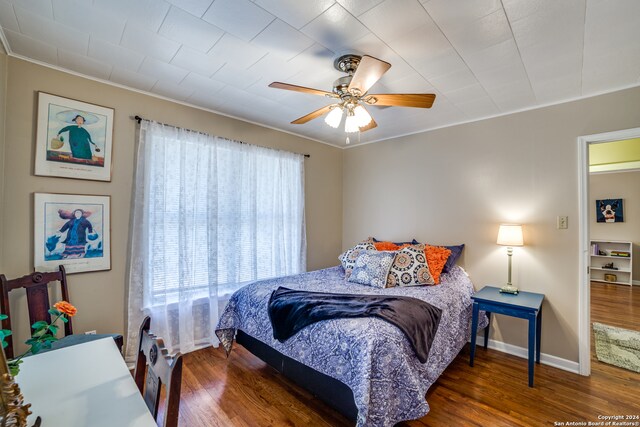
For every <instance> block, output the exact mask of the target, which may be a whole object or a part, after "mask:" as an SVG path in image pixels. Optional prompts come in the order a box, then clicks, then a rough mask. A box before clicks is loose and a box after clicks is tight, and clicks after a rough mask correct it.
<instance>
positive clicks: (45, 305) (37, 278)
mask: <svg viewBox="0 0 640 427" xmlns="http://www.w3.org/2000/svg"><path fill="white" fill-rule="evenodd" d="M55 281H58V282H60V287H61V289H62V299H63V300H65V301H68V302H71V301H69V290H68V288H67V275H66V272H65V270H64V266H62V265H61V266H60V267H59V268H58V271H53V272H48V273H39V272H35V273H32V274H27V275H26V276H22V277H20V278H18V279H12V280H7V278H6V277H5V276H4V274H0V288H1V290H2V297H1V298H0V312H1V313H2V314H6V315H7V316H9V317H8V318H7V319H5V320H3V321H2V328H3V329H11V313H10V307H9V292H11V291H13V290H15V289H20V288H24V289H25V290H26V292H27V306H28V311H29V324H30V325H33V324H34V323H35V322H38V321H40V320H44V321H46V322H50V321H51V315H50V314H49V309H50V308H51V306H50V302H49V283H51V282H55ZM64 335H65V336H64V338H62V339H60V340H58V341H56V342H54V343H53V345H52V347H51V349H50V350H55V349H58V348H63V347H69V346H71V345H76V344H82V343H84V342H89V341H94V340H98V339H102V338H105V337H111V338H113V339H114V340H115V342H116V345H117V346H118V348H119V349H120V352H122V342H123V339H122V335H119V334H97V335H85V334H80V335H73V322H72V320H71V319H69V321H68V322H67V323H65V324H64ZM5 341H6V342H7V344H8V346H7V348H5V353H6V355H7V357H8V358H9V359H12V358H13V357H14V349H13V335H9V336H8V337H6V338H5ZM44 351H48V349H43V350H42V351H41V352H44Z"/></svg>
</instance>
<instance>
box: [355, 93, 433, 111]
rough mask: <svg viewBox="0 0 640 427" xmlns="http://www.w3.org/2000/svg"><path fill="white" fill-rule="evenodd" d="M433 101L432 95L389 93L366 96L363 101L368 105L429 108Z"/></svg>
mask: <svg viewBox="0 0 640 427" xmlns="http://www.w3.org/2000/svg"><path fill="white" fill-rule="evenodd" d="M435 99H436V96H435V94H433V93H389V94H372V95H367V96H366V97H365V98H364V99H363V100H364V102H366V103H367V104H369V105H378V106H382V105H388V106H392V107H417V108H431V106H432V105H433V101H435Z"/></svg>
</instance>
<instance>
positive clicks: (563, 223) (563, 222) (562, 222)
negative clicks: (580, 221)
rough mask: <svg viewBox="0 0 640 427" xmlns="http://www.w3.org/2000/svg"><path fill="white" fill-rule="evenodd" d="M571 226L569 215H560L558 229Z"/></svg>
mask: <svg viewBox="0 0 640 427" xmlns="http://www.w3.org/2000/svg"><path fill="white" fill-rule="evenodd" d="M567 228H569V217H568V216H559V217H558V230H566V229H567Z"/></svg>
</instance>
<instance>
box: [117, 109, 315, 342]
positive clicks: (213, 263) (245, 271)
mask: <svg viewBox="0 0 640 427" xmlns="http://www.w3.org/2000/svg"><path fill="white" fill-rule="evenodd" d="M139 144H140V145H139V149H138V161H137V176H136V190H135V202H134V215H133V221H132V222H133V230H132V251H131V253H132V259H131V274H130V298H129V312H130V320H129V325H130V328H131V325H132V322H134V323H133V324H137V323H135V320H133V318H134V317H140V318H142V314H140V313H145V314H151V313H155V316H156V317H157V316H161V317H162V318H163V319H165V322H166V323H168V324H172V323H175V322H176V321H178V322H182V323H183V324H182V326H180V327H178V326H176V325H175V324H174V325H171V328H170V329H171V330H174V331H180V336H179V337H175V340H174V341H179V342H180V346H179V348H180V351H183V352H185V349H184V348H183V345H182V344H183V342H189V341H190V340H191V341H192V340H193V338H192V337H191V336H189V337H186V338H185V337H183V335H184V334H185V333H186V334H191V332H190V331H191V329H192V328H191V327H189V328H187V332H185V333H183V331H182V330H181V328H183V327H184V326H185V324H191V323H194V322H195V323H196V325H194V328H195V327H198V326H199V327H200V329H202V328H206V329H210V330H211V331H210V332H211V335H213V327H214V326H215V323H216V321H217V309H216V308H215V307H217V303H218V301H217V300H218V298H219V297H220V296H222V295H224V294H228V293H230V292H232V291H234V290H235V289H236V288H238V287H239V286H241V285H243V284H246V283H248V282H251V281H254V280H260V279H265V278H270V277H276V276H284V275H290V274H297V273H301V272H303V271H304V270H305V262H306V240H305V225H304V157H303V156H302V155H299V154H294V153H289V152H283V151H278V150H273V149H267V148H262V147H257V146H254V145H248V144H242V143H239V142H235V141H230V140H226V139H223V138H218V137H213V136H209V135H205V134H201V133H197V132H191V131H187V130H184V129H178V128H173V127H168V126H163V125H161V124H158V123H153V122H143V123H142V124H141V131H140V143H139ZM202 299H208V300H210V311H211V312H207V313H205V315H204V316H194V314H193V313H194V312H193V310H191V307H192V306H193V302H194V301H196V300H198V301H199V302H200V303H201V302H202V301H201V300H202ZM176 303H177V305H176ZM197 305H198V307H200V306H201V304H197ZM171 307H173V308H171ZM176 307H177V308H176ZM178 309H179V311H181V312H184V313H182V314H180V315H178V316H176V315H175V313H172V314H171V315H169V314H167V311H171V310H173V311H175V310H178ZM199 310H200V309H199ZM212 311H215V313H213V314H214V315H213V316H211V314H212ZM159 313H160V314H159ZM185 316H190V318H187V317H185ZM196 317H202V319H198V318H196ZM203 319H208V320H203ZM211 319H213V320H211ZM198 323H200V325H198ZM204 323H209V324H210V325H205V324H204ZM136 327H137V326H136ZM158 333H160V332H158ZM134 342H135V341H134Z"/></svg>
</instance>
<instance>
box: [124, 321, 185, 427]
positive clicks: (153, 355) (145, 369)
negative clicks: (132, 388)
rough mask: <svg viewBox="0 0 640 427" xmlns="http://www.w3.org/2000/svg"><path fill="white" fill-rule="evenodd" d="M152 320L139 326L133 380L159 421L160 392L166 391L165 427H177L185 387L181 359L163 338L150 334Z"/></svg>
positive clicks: (154, 416)
mask: <svg viewBox="0 0 640 427" xmlns="http://www.w3.org/2000/svg"><path fill="white" fill-rule="evenodd" d="M150 327H151V318H150V317H148V316H147V317H145V319H144V320H143V322H142V325H141V326H140V341H139V345H138V355H137V358H136V364H135V373H134V379H135V382H136V385H137V386H138V389H139V390H140V393H142V395H143V397H144V401H145V403H146V404H147V407H148V408H149V411H151V414H152V415H153V418H154V419H156V420H157V419H158V408H159V404H160V390H161V388H162V385H163V384H164V386H165V388H166V406H165V414H164V427H177V425H178V415H179V409H180V389H181V384H182V355H181V354H180V353H178V354H176V355H175V356H173V357H172V356H170V355H169V351H168V350H167V349H166V348H165V345H164V341H163V340H162V338H158V337H156V336H155V335H153V334H152V333H150V332H149V329H150Z"/></svg>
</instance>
